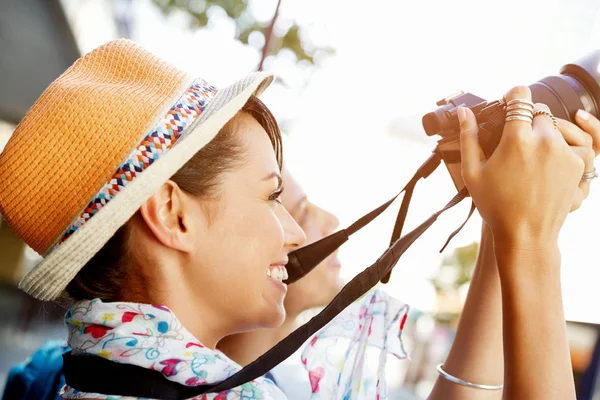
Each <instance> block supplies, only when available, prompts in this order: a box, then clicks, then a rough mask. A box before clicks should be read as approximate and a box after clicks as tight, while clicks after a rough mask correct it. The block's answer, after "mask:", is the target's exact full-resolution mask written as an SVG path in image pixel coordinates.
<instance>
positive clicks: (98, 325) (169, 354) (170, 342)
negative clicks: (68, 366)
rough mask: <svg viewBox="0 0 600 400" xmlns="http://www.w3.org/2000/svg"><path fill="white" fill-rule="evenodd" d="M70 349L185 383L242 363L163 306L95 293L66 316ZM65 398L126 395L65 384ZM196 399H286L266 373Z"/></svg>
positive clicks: (211, 378) (220, 376) (110, 399)
mask: <svg viewBox="0 0 600 400" xmlns="http://www.w3.org/2000/svg"><path fill="white" fill-rule="evenodd" d="M65 322H66V324H67V327H68V328H69V345H70V346H71V348H72V351H73V354H92V355H96V356H100V357H104V358H106V359H108V360H111V361H115V362H120V363H125V364H132V365H137V366H140V367H143V368H148V369H154V370H158V371H160V372H161V373H162V374H163V375H164V376H165V377H166V378H167V379H169V380H171V381H174V382H177V383H180V384H183V385H186V386H196V385H203V384H212V383H216V382H220V381H222V380H224V379H227V378H228V377H230V376H231V375H233V374H234V373H236V372H237V371H239V370H240V369H241V367H240V366H239V365H238V364H236V363H235V362H234V361H232V360H230V359H229V358H228V357H227V356H225V355H224V354H223V353H221V352H220V351H217V350H211V349H209V348H207V347H204V346H203V345H202V344H201V343H200V342H199V341H198V339H196V338H195V337H194V336H193V335H192V334H191V333H190V332H188V331H187V330H186V329H185V328H184V327H183V325H182V324H181V322H180V321H179V320H178V319H177V317H176V316H175V314H173V312H171V310H169V309H168V308H167V307H165V306H158V305H149V304H138V303H124V302H115V303H104V302H102V301H101V300H99V299H95V300H91V301H89V300H86V301H80V302H78V303H76V304H75V305H74V306H73V307H72V308H71V309H70V310H69V311H68V312H67V315H66V317H65ZM62 396H63V398H65V399H85V398H95V399H106V400H129V399H132V397H128V396H107V395H101V394H97V393H82V392H79V391H77V390H75V389H73V388H70V387H69V386H68V385H67V386H65V387H64V388H63V390H62ZM194 399H199V400H212V399H214V400H254V399H260V400H271V399H272V400H285V399H286V397H285V395H284V394H283V393H282V392H281V391H280V390H279V389H278V388H277V387H276V386H275V385H274V384H273V382H272V381H271V380H269V379H266V378H258V379H255V380H253V381H251V382H248V383H245V384H243V385H242V386H239V387H236V388H234V389H231V390H227V391H225V392H220V393H210V394H206V395H201V396H199V397H194Z"/></svg>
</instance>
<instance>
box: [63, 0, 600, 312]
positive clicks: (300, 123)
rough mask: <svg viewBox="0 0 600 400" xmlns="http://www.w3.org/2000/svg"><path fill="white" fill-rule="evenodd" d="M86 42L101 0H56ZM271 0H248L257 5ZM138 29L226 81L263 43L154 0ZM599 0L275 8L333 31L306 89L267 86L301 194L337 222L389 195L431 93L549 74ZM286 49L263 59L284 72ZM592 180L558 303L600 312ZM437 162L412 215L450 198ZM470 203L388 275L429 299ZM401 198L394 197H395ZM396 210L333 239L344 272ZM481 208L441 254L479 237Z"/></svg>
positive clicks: (96, 36) (398, 183) (493, 87)
mask: <svg viewBox="0 0 600 400" xmlns="http://www.w3.org/2000/svg"><path fill="white" fill-rule="evenodd" d="M63 3H64V4H65V5H66V6H67V11H68V13H69V15H70V17H71V20H72V21H73V24H74V30H75V32H76V35H77V38H78V42H79V45H80V47H81V49H82V51H83V52H87V51H89V50H91V49H93V48H94V47H96V46H98V45H100V44H102V43H104V42H105V41H107V40H110V39H112V38H114V37H115V35H116V30H115V28H114V26H112V25H111V24H110V23H108V22H107V21H108V20H110V15H109V14H108V13H107V8H106V6H105V4H106V3H104V4H103V3H102V2H101V1H99V0H63ZM275 4H276V0H263V1H260V2H258V1H253V2H252V5H253V10H254V12H255V13H256V15H258V16H260V18H261V19H263V20H267V19H268V18H270V16H271V15H272V12H273V10H274V8H275ZM134 11H135V15H136V18H135V24H134V25H135V26H134V29H133V32H132V34H133V38H134V39H135V40H136V41H138V42H140V43H141V44H143V45H144V46H146V47H147V48H149V49H150V50H151V51H153V52H155V53H156V54H158V55H160V56H162V57H164V58H166V59H167V60H169V61H171V62H173V63H175V64H177V65H179V66H181V67H183V68H185V69H187V70H189V71H190V72H192V73H194V74H195V75H198V76H200V77H203V78H205V79H208V80H209V81H211V82H214V83H215V84H217V85H218V86H225V85H227V84H229V83H232V82H233V81H235V80H236V79H239V78H241V77H242V76H244V75H245V74H246V73H248V72H250V71H252V69H253V68H254V67H255V66H256V64H257V62H258V50H256V49H253V48H250V47H248V46H243V45H242V44H240V43H239V42H236V41H235V40H233V39H232V37H233V32H234V27H233V26H232V24H231V23H228V22H227V21H226V20H223V21H221V22H219V23H217V24H214V25H212V26H210V27H209V28H208V29H204V30H200V31H191V30H190V29H188V27H187V20H186V18H185V17H184V16H182V15H173V16H171V17H169V18H165V17H164V16H162V15H161V14H160V13H159V12H157V10H156V9H155V8H154V7H153V6H152V5H151V4H150V2H149V0H140V1H138V2H135V7H134ZM599 17H600V4H598V2H597V1H595V0H568V1H567V0H543V1H542V0H505V1H502V2H492V1H482V0H458V1H452V2H449V1H443V0H429V1H412V2H403V1H397V0H387V1H384V0H373V1H370V2H368V3H367V2H364V1H362V2H358V1H351V0H346V1H342V0H329V1H327V2H324V1H318V0H283V2H282V9H281V21H282V24H283V25H285V24H286V23H289V20H290V19H296V21H297V22H298V23H299V24H300V25H302V26H306V27H308V28H310V29H309V31H310V35H311V38H312V40H314V41H316V42H317V43H323V44H328V45H332V46H334V47H335V49H336V53H335V55H334V56H332V57H330V58H328V59H326V60H325V61H323V62H322V63H321V65H320V66H319V68H317V69H316V71H315V72H314V73H313V74H312V75H311V76H310V77H309V78H310V79H309V80H308V84H307V85H306V86H305V87H304V88H302V89H301V90H298V91H295V92H293V93H290V91H288V90H285V89H283V88H281V87H273V88H270V89H269V90H268V91H267V92H266V93H265V95H264V100H265V102H266V103H267V105H268V106H269V107H270V108H271V109H272V110H273V111H274V113H275V115H276V116H277V117H278V118H281V119H285V120H290V121H291V123H290V124H289V125H286V126H287V130H286V138H285V142H284V144H285V158H286V164H287V166H288V167H289V168H290V170H291V171H292V173H293V174H294V175H295V176H296V178H297V179H298V180H299V181H300V182H301V183H302V184H303V186H304V188H305V190H306V191H307V193H308V194H309V197H310V198H311V199H312V200H313V201H314V202H315V203H317V204H318V205H320V206H322V207H324V208H326V209H328V210H330V211H332V212H334V213H335V214H336V215H338V217H339V218H340V221H341V226H342V227H345V226H348V225H349V224H350V223H352V222H353V221H354V220H355V219H356V218H358V217H360V216H362V215H363V214H364V213H366V212H367V211H370V210H371V209H373V208H375V207H377V206H379V205H380V204H382V203H383V202H385V201H387V200H388V199H389V198H391V197H392V196H393V195H395V194H396V193H397V192H398V191H399V190H400V189H401V188H402V187H403V186H404V184H405V183H406V182H407V181H408V179H409V178H410V177H411V176H412V174H413V173H414V171H415V170H416V169H417V168H418V166H419V165H420V164H421V163H422V162H423V161H424V160H425V159H426V158H427V157H428V155H429V154H430V153H431V151H432V150H433V149H434V148H435V145H436V140H435V139H434V138H430V137H427V136H426V135H425V133H424V132H423V131H422V129H421V128H420V118H421V116H422V115H423V114H425V113H427V112H429V111H431V110H433V109H434V108H435V103H436V101H437V100H439V99H441V98H443V97H446V96H447V95H449V94H452V93H456V92H458V91H461V90H463V91H469V92H472V93H474V94H476V95H479V96H481V97H484V98H487V99H490V100H492V99H497V98H500V97H501V96H502V95H503V93H504V92H505V91H506V90H508V89H509V88H510V87H512V86H514V85H518V84H530V83H532V82H534V81H536V80H538V79H541V78H543V77H545V76H547V75H552V74H556V73H557V72H558V70H559V69H560V67H561V66H562V65H564V64H565V63H568V62H572V61H574V60H576V59H577V58H579V57H581V56H583V55H584V54H586V53H588V52H589V51H591V50H593V49H594V46H596V47H598V43H600V18H599ZM291 67H292V63H291V62H290V60H286V59H285V58H282V59H279V60H277V61H276V62H274V63H272V64H270V65H268V68H269V69H270V70H273V71H275V72H276V73H278V72H279V73H282V72H283V73H285V72H289V71H288V70H289V69H290V68H291ZM598 190H599V189H598V183H597V181H595V182H593V183H592V191H591V194H590V196H589V198H588V199H587V201H586V202H585V203H584V205H583V207H582V209H581V210H578V211H576V212H574V213H573V214H572V215H570V217H569V219H568V220H567V222H566V224H565V226H564V228H563V230H562V233H561V238H560V245H561V251H562V255H563V258H562V259H563V263H562V265H563V266H562V271H563V272H562V274H563V291H564V304H565V313H566V316H567V318H568V319H571V320H579V321H588V322H597V323H600V312H597V311H596V310H595V306H596V304H600V291H599V290H598V284H599V283H600V263H599V262H598V260H597V257H598V256H597V254H596V252H595V249H596V248H597V243H598V242H597V241H598V233H599V232H600V229H599V224H600V208H599V207H598V206H600V201H599V200H600V194H599V193H598ZM454 194H455V188H454V186H453V184H452V181H451V180H450V177H449V175H448V173H447V172H446V170H445V169H444V167H443V166H441V167H440V168H439V170H438V171H437V172H436V173H435V174H434V175H432V176H431V177H430V178H428V179H427V180H426V181H424V182H422V183H420V184H419V185H418V186H417V191H416V193H415V196H414V199H413V202H412V204H411V208H410V214H409V217H408V219H407V227H408V228H411V227H414V226H416V225H417V224H418V223H420V222H421V221H423V220H424V219H426V218H427V217H428V216H429V215H430V214H432V213H433V212H434V211H436V210H437V209H439V208H441V207H443V205H444V204H445V203H446V202H447V200H449V199H450V198H452V196H453V195H454ZM468 208H469V204H468V202H465V204H463V205H461V206H460V207H457V208H456V209H455V210H452V211H450V212H448V213H447V214H448V215H444V216H443V217H441V218H440V220H439V221H438V223H436V224H435V225H434V227H432V228H431V229H430V231H428V232H427V233H426V234H425V235H424V236H423V237H422V238H421V239H420V240H419V241H417V242H416V243H415V244H414V245H413V247H412V248H411V249H410V250H409V251H408V252H407V253H406V254H405V255H404V257H403V258H402V260H401V261H400V263H399V265H398V267H397V269H396V270H395V272H394V275H393V278H392V281H391V282H390V283H389V284H388V285H386V286H384V289H385V290H386V291H388V292H390V293H392V294H393V295H394V296H396V297H398V298H400V299H402V300H403V301H405V302H407V303H409V304H411V306H413V307H415V308H418V309H421V310H424V311H432V310H433V309H434V308H435V294H434V291H433V287H432V286H431V285H430V284H429V283H428V281H427V278H428V276H430V275H431V274H432V273H434V272H435V270H436V269H437V267H438V266H439V264H440V262H441V259H442V257H443V254H439V252H438V250H439V249H440V248H441V246H442V245H443V244H444V242H445V240H446V237H447V236H448V235H449V234H450V233H451V232H452V231H453V230H454V229H455V228H456V227H458V226H459V225H460V224H461V223H462V221H463V219H464V218H465V217H466V214H467V212H468ZM396 210H397V207H396ZM394 219H395V214H394V212H393V211H392V212H388V213H386V214H384V215H383V216H382V217H381V218H380V219H379V220H377V221H376V222H374V223H373V224H372V226H369V227H368V228H365V229H364V230H363V231H361V232H360V233H359V234H357V235H355V236H356V237H354V238H353V239H352V240H351V241H350V242H349V243H347V244H346V245H345V246H344V247H343V248H342V251H341V253H340V259H341V261H342V263H343V266H344V267H343V275H344V277H345V278H347V279H349V278H351V277H352V276H354V275H355V274H356V273H358V272H359V271H360V270H361V269H363V268H365V267H367V266H368V265H370V264H371V263H372V262H374V261H375V260H376V259H377V257H378V256H379V255H380V254H381V252H382V251H383V250H384V249H385V248H386V247H387V245H388V242H389V237H390V235H391V230H392V226H393V222H394ZM479 229H480V219H479V218H478V217H477V216H475V217H474V218H472V219H471V221H470V222H469V224H468V225H467V226H466V227H465V229H464V230H463V232H461V233H460V234H459V235H458V236H457V237H456V238H455V240H454V241H453V242H452V244H451V246H450V247H449V248H448V249H447V250H446V252H445V254H448V253H450V252H451V251H452V248H453V247H455V246H461V245H466V244H469V243H471V242H473V241H475V240H478V238H479Z"/></svg>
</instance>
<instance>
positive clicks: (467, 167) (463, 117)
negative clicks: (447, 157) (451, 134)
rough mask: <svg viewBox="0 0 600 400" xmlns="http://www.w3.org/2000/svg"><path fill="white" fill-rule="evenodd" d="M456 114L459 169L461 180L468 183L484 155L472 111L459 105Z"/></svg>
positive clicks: (477, 169) (476, 171)
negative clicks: (458, 126) (458, 133)
mask: <svg viewBox="0 0 600 400" xmlns="http://www.w3.org/2000/svg"><path fill="white" fill-rule="evenodd" d="M457 115H458V121H459V122H460V153H461V169H462V174H463V180H464V181H465V184H467V185H468V184H469V182H470V181H471V180H472V179H474V178H475V176H476V174H477V173H478V171H479V168H480V167H481V162H482V160H483V159H485V156H484V153H483V150H482V149H481V146H480V144H479V136H478V135H477V133H478V132H479V127H478V126H477V119H476V118H475V115H474V114H473V112H472V111H471V110H470V109H468V108H466V107H459V108H458V110H457Z"/></svg>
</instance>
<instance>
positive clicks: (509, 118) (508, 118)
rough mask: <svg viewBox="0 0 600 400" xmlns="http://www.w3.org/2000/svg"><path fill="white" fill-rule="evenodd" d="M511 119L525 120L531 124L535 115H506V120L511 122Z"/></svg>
mask: <svg viewBox="0 0 600 400" xmlns="http://www.w3.org/2000/svg"><path fill="white" fill-rule="evenodd" d="M510 121H525V122H529V123H530V124H531V123H532V122H533V117H531V118H530V117H529V116H527V117H523V116H522V115H511V116H510V117H506V122H510Z"/></svg>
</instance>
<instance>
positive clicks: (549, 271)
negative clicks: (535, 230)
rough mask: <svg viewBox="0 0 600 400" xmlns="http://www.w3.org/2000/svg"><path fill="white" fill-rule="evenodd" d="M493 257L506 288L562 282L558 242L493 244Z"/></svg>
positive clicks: (495, 242)
mask: <svg viewBox="0 0 600 400" xmlns="http://www.w3.org/2000/svg"><path fill="white" fill-rule="evenodd" d="M494 253H495V255H496V261H497V263H498V272H499V274H500V280H501V281H502V282H503V286H504V285H505V284H513V283H517V284H519V285H521V284H525V285H527V282H532V284H534V285H535V284H542V283H543V282H545V281H548V280H550V281H555V280H556V279H559V280H560V250H559V247H558V243H557V242H556V241H554V242H552V241H548V242H531V241H527V242H525V243H522V242H503V241H500V242H498V241H496V240H494Z"/></svg>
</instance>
